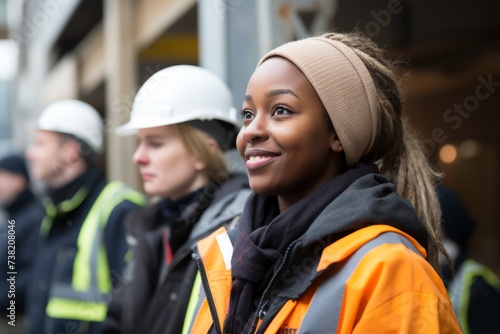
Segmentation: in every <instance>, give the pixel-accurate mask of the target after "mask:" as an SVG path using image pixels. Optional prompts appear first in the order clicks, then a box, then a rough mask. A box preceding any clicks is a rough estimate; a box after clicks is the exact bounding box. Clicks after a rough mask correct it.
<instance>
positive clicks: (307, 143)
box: [236, 57, 344, 212]
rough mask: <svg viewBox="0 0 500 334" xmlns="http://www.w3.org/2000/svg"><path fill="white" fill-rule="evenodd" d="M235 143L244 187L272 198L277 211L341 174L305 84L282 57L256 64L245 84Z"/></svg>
mask: <svg viewBox="0 0 500 334" xmlns="http://www.w3.org/2000/svg"><path fill="white" fill-rule="evenodd" d="M242 113H243V127H242V128H241V131H240V133H239V135H238V138H237V140H236V144H237V147H238V151H239V153H240V155H241V156H242V158H243V160H244V161H245V164H246V167H247V170H248V176H249V180H250V187H251V188H252V190H253V191H254V192H256V193H259V194H264V195H274V196H277V197H278V203H279V208H280V212H283V211H285V210H286V209H287V208H289V207H290V206H292V205H293V204H295V203H296V202H298V201H300V200H301V199H302V198H304V197H306V196H308V195H309V194H311V193H313V192H314V191H315V190H317V189H318V188H319V187H321V186H322V185H323V184H325V183H326V182H327V181H328V180H330V179H332V178H333V177H335V176H337V175H339V174H340V173H342V170H343V165H344V158H343V156H344V155H343V148H342V144H341V143H340V141H339V138H338V136H337V134H336V133H335V131H334V129H332V127H331V126H328V123H327V121H326V120H325V117H324V107H323V104H322V103H321V100H320V98H319V97H318V95H317V93H316V91H315V90H314V88H313V86H312V85H311V83H310V82H309V81H308V80H307V78H306V77H305V76H304V74H302V72H301V71H300V70H299V69H298V68H297V67H296V66H295V65H293V64H292V63H291V62H289V61H288V60H286V59H284V58H279V57H274V58H270V59H268V60H266V61H265V62H264V63H263V64H262V65H261V66H259V67H258V68H257V69H256V71H255V72H254V74H253V75H252V77H251V78H250V81H249V83H248V87H247V93H246V97H245V101H244V103H243V109H242Z"/></svg>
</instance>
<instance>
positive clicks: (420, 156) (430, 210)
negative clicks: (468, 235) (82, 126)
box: [323, 33, 452, 272]
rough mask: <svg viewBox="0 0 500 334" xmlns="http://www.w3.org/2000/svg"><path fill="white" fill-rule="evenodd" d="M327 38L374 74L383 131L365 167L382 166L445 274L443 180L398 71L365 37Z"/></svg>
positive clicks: (431, 259) (429, 257)
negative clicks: (414, 124) (410, 115)
mask: <svg viewBox="0 0 500 334" xmlns="http://www.w3.org/2000/svg"><path fill="white" fill-rule="evenodd" d="M323 37H326V38H330V39H332V40H337V41H340V42H342V43H344V44H346V45H347V46H349V47H350V48H352V49H353V50H354V51H355V52H356V54H357V55H358V56H359V58H360V59H361V60H362V61H363V63H364V64H365V66H366V68H367V69H368V71H369V73H370V75H371V76H372V79H373V81H374V83H375V86H376V90H377V104H378V129H377V135H376V137H375V142H374V144H373V146H372V149H371V150H370V152H368V153H367V154H365V155H364V157H363V158H362V161H364V162H366V163H376V164H377V165H378V166H379V168H380V172H381V173H382V174H384V175H386V176H388V177H389V178H391V179H392V180H393V182H394V184H395V185H396V191H397V193H398V194H399V195H400V196H401V197H402V198H406V199H408V200H409V201H410V202H411V203H412V204H413V206H414V208H415V211H416V213H417V216H418V217H419V219H420V220H421V221H422V223H423V224H424V226H425V228H426V230H427V233H428V247H427V250H428V254H427V261H428V262H429V263H430V264H431V265H432V266H433V267H434V269H436V271H438V272H440V268H439V264H438V254H439V252H441V253H443V254H444V255H445V257H446V258H447V259H448V262H450V265H451V263H452V262H451V260H450V258H449V256H448V254H447V253H446V251H445V249H444V247H443V245H442V242H441V211H440V207H439V202H438V198H437V194H436V187H435V186H436V182H437V180H438V179H439V178H440V174H439V173H438V172H437V171H436V170H435V169H434V168H433V167H432V166H431V164H430V162H429V160H428V159H427V157H426V155H425V153H424V150H423V148H422V146H421V144H420V143H419V140H418V137H417V136H416V134H415V133H414V131H413V129H412V128H411V126H410V124H409V121H408V119H407V117H406V116H405V115H404V112H403V98H402V93H401V89H400V87H399V84H398V80H397V78H396V75H395V71H394V65H393V64H392V63H391V62H390V61H388V60H387V58H386V57H385V55H384V54H383V51H382V50H381V49H380V48H378V47H377V46H376V45H375V44H374V43H373V42H371V41H370V40H369V39H368V38H366V37H363V36H361V35H359V34H337V33H329V34H325V35H323Z"/></svg>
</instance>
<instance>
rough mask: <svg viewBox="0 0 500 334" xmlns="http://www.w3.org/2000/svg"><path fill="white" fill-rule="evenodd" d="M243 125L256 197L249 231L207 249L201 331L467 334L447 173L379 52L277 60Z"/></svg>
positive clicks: (210, 241) (367, 46) (311, 41)
mask: <svg viewBox="0 0 500 334" xmlns="http://www.w3.org/2000/svg"><path fill="white" fill-rule="evenodd" d="M242 116H243V126H242V129H241V130H240V133H239V135H238V138H237V147H238V150H239V152H240V155H241V157H242V158H243V160H244V162H245V165H246V168H247V171H248V176H249V181H250V187H251V189H252V190H253V194H252V195H251V196H250V197H249V199H248V201H247V203H246V205H245V209H244V211H243V214H242V216H241V220H240V222H239V228H238V229H237V230H235V231H236V232H229V233H227V231H226V230H225V229H224V228H221V229H219V230H218V231H216V232H214V233H213V234H212V235H211V236H209V237H207V238H205V239H203V240H201V241H199V242H198V243H197V249H196V252H195V257H196V258H197V261H198V267H199V269H200V272H201V277H202V283H203V286H204V292H205V295H206V298H205V299H204V300H203V302H201V303H200V304H199V307H198V310H197V315H196V319H195V321H194V322H193V324H192V333H207V332H208V333H395V332H397V333H442V332H446V333H459V332H460V327H459V325H458V322H457V320H456V318H455V316H454V314H453V309H452V307H451V304H450V301H449V298H448V296H447V293H446V290H445V288H444V286H443V284H442V281H441V279H440V277H439V274H438V273H437V272H436V270H437V268H438V261H437V259H438V253H439V252H440V251H443V246H442V244H441V241H440V237H439V231H440V228H439V224H440V211H439V204H438V201H437V199H436V193H435V190H434V189H435V179H436V176H437V174H436V172H435V171H434V170H433V169H432V168H431V166H430V165H429V163H428V161H427V160H426V157H425V155H424V152H423V151H422V148H421V147H420V145H419V143H418V140H417V138H416V137H415V135H414V134H413V132H412V130H411V128H410V126H409V122H408V119H407V118H406V116H405V115H404V112H403V102H402V97H401V92H400V89H399V86H398V83H397V79H396V76H395V74H394V70H393V68H392V65H391V63H390V62H389V61H388V60H386V58H385V56H384V54H383V53H382V51H381V50H380V49H379V48H378V47H377V46H376V45H375V44H373V43H372V42H371V41H370V40H368V39H367V38H365V37H362V36H360V35H355V34H339V33H329V34H324V35H322V36H318V37H311V38H307V39H303V40H299V41H294V42H290V43H287V44H285V45H282V46H280V47H278V48H276V49H274V50H272V51H270V52H269V53H267V54H266V55H265V56H264V57H263V58H262V59H261V61H260V62H259V65H258V67H257V68H256V70H255V72H254V73H253V75H252V77H251V78H250V81H249V83H248V87H247V92H246V97H245V100H244V102H243V108H242ZM221 240H230V242H229V244H232V245H233V246H232V247H230V246H228V245H227V243H228V242H227V241H226V242H223V243H221V242H220V241H221Z"/></svg>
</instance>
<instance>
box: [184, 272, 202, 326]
mask: <svg viewBox="0 0 500 334" xmlns="http://www.w3.org/2000/svg"><path fill="white" fill-rule="evenodd" d="M200 290H201V275H200V272H199V271H198V272H197V273H196V278H195V279H194V283H193V288H192V289H191V296H190V297H189V303H188V307H187V309H186V317H185V318H184V324H183V325H182V334H188V333H189V329H190V328H191V326H192V322H193V318H194V315H195V314H197V313H198V304H199V303H198V301H199V300H200V297H201V296H200Z"/></svg>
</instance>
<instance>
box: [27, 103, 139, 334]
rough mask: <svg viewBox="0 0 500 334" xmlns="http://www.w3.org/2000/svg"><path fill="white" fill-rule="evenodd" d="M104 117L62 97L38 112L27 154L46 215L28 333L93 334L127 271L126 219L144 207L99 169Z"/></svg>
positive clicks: (136, 195) (31, 290) (29, 305)
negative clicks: (40, 185)
mask: <svg viewBox="0 0 500 334" xmlns="http://www.w3.org/2000/svg"><path fill="white" fill-rule="evenodd" d="M102 136H103V134H102V120H101V118H100V116H99V114H98V112H97V111H96V110H95V109H94V108H93V107H92V106H90V105H89V104H87V103H84V102H82V101H79V100H60V101H57V102H54V103H52V104H50V105H49V106H48V107H47V108H45V109H44V110H43V112H42V113H41V115H40V117H39V118H38V122H37V130H36V133H35V140H34V142H33V144H32V145H31V146H30V147H29V149H28V151H27V157H28V159H29V161H30V163H31V175H32V177H33V178H34V179H36V180H39V181H42V182H43V183H44V185H45V186H46V188H47V189H46V197H45V198H44V206H45V211H46V214H45V218H44V219H43V222H42V224H41V228H40V239H39V241H38V247H37V252H36V255H35V259H34V265H33V279H32V280H31V282H30V286H29V289H28V294H27V300H26V303H27V322H26V327H27V331H26V333H29V334H35V333H37V334H38V333H79V334H86V333H97V332H98V331H99V326H100V323H101V322H102V321H103V320H104V318H105V316H106V309H107V302H108V301H109V293H110V292H111V289H112V287H113V285H114V283H116V281H118V280H117V276H119V275H120V274H121V273H122V271H123V268H124V266H125V254H126V252H127V249H128V247H127V243H126V240H125V228H124V223H123V220H124V217H125V216H126V215H127V214H128V213H129V212H131V211H133V210H135V209H137V208H138V207H139V206H141V205H143V204H145V199H144V197H143V196H142V195H141V194H140V193H138V192H136V191H134V190H132V189H130V188H128V187H127V186H125V185H124V184H123V183H121V182H117V181H114V182H109V183H108V182H106V180H105V178H104V176H103V174H102V173H101V171H100V170H99V169H98V167H97V162H98V158H99V154H100V153H101V151H102Z"/></svg>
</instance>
